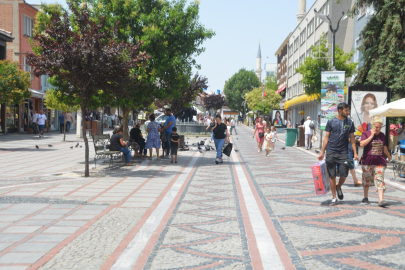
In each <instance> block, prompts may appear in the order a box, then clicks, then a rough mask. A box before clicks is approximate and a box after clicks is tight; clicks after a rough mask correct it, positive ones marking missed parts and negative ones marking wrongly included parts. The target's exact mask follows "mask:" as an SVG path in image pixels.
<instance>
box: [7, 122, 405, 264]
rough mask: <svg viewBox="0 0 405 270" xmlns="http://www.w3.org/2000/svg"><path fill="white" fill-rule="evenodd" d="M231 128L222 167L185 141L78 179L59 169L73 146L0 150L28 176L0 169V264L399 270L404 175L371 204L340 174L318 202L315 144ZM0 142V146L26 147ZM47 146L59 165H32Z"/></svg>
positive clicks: (73, 159) (74, 165) (72, 166)
mask: <svg viewBox="0 0 405 270" xmlns="http://www.w3.org/2000/svg"><path fill="white" fill-rule="evenodd" d="M236 129H237V132H238V135H235V134H234V135H233V136H231V138H232V142H233V143H234V150H233V151H232V153H231V156H230V157H229V158H227V157H225V159H224V163H223V164H215V162H214V160H215V151H202V153H201V152H200V151H198V149H197V147H194V148H192V147H190V150H189V151H179V152H178V154H179V156H178V161H179V162H178V163H177V164H171V163H170V161H169V160H156V159H155V158H154V159H153V160H151V161H149V160H146V159H145V160H144V159H142V160H140V161H138V162H136V163H135V166H133V167H120V168H118V169H114V170H108V169H107V167H108V163H102V162H101V161H99V162H98V163H97V170H91V171H92V172H93V173H92V174H91V177H89V178H83V177H80V175H79V174H75V173H73V172H69V170H71V171H77V170H81V169H83V157H84V153H83V149H84V148H78V149H73V150H71V149H70V146H71V145H73V144H75V143H76V141H75V142H66V143H60V144H58V143H57V140H56V139H55V141H52V144H53V148H52V151H51V150H48V148H45V149H47V151H45V150H43V151H37V152H34V151H24V150H20V149H19V148H17V149H15V151H4V150H2V151H0V159H1V163H2V164H4V163H7V162H9V161H8V160H9V159H11V158H14V161H15V162H16V161H17V160H18V159H19V158H20V160H23V161H24V163H23V164H21V163H20V164H21V167H22V168H21V169H24V168H25V167H28V168H30V170H32V171H35V177H29V175H30V174H29V171H24V172H23V173H21V174H18V173H17V172H18V170H19V168H18V166H17V167H13V168H12V169H11V170H7V171H8V172H7V175H6V174H4V175H5V176H3V172H4V171H5V168H4V167H2V168H1V170H2V171H1V175H2V176H0V178H1V179H0V193H1V194H0V269H11V270H13V269H322V270H324V269H404V268H405V259H404V258H405V245H404V244H403V241H405V236H404V235H405V223H404V220H405V219H404V218H405V205H404V203H405V193H404V192H405V191H404V190H402V189H401V188H403V186H405V181H404V180H401V178H399V179H397V180H396V181H395V182H393V184H395V185H396V186H393V185H390V184H389V183H388V185H387V191H386V194H385V199H386V200H387V201H388V202H389V203H390V206H389V207H387V208H381V207H378V206H377V204H378V196H377V193H376V192H374V190H372V189H370V194H369V200H370V204H362V203H361V200H362V198H363V196H362V195H363V189H362V187H354V185H353V180H352V178H351V177H350V176H349V177H348V179H347V180H346V183H345V184H344V185H343V187H342V191H343V193H344V200H342V201H339V204H338V205H337V206H329V202H330V200H331V199H332V195H331V194H330V193H328V194H326V195H316V194H315V188H314V182H313V179H312V172H311V166H312V165H314V164H315V163H317V154H316V153H315V152H314V151H306V150H303V149H298V148H296V147H287V148H286V149H285V150H283V149H282V147H284V142H283V141H284V134H278V136H279V138H280V141H278V142H276V146H275V152H272V153H271V154H270V156H269V157H266V156H265V153H264V152H260V153H258V151H257V144H256V140H255V139H252V135H253V130H252V129H251V128H249V127H245V126H236ZM3 138H4V137H0V141H1V143H2V144H1V145H2V146H1V148H4V149H6V148H10V147H11V146H10V147H7V145H9V144H15V143H19V144H21V145H24V143H27V148H28V145H29V146H30V147H34V144H33V143H28V142H24V140H21V141H18V142H13V141H7V142H4V141H2V140H3ZM46 139H47V138H45V140H43V143H42V144H43V145H46V144H47V143H46ZM204 139H205V137H203V138H201V137H200V138H192V137H190V138H188V141H189V143H190V144H191V143H195V142H198V141H200V140H204ZM49 140H51V139H49ZM72 140H73V139H72ZM89 143H90V144H91V142H89ZM35 144H36V143H35ZM80 144H82V142H81V141H80ZM211 145H212V146H214V145H213V143H211ZM40 148H42V146H41V145H40ZM30 149H31V148H30ZM49 149H51V148H49ZM76 150H77V152H76V154H72V153H73V152H72V151H76ZM79 151H80V152H79ZM51 153H52V155H54V158H56V157H57V156H59V157H60V160H58V161H55V162H56V163H60V164H58V165H57V164H56V163H55V164H53V166H48V167H47V166H43V165H44V163H45V164H46V162H42V163H41V165H40V166H41V167H40V168H41V169H40V170H35V169H34V168H35V166H36V164H37V163H38V161H39V162H41V160H43V159H44V158H46V157H47V155H49V154H51ZM64 155H66V156H67V157H69V158H68V159H66V160H65V162H64V163H63V156H64ZM90 158H92V155H90ZM49 162H51V161H49ZM99 164H100V165H99ZM62 165H63V166H62ZM55 167H58V168H55ZM91 167H92V166H91ZM389 170H390V169H387V172H388V171H389ZM10 171H12V172H10ZM357 176H358V178H360V177H361V174H360V173H358V174H357ZM360 179H361V178H360Z"/></svg>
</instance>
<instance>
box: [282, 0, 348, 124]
mask: <svg viewBox="0 0 405 270" xmlns="http://www.w3.org/2000/svg"><path fill="white" fill-rule="evenodd" d="M301 1H302V0H300V2H299V7H301V8H302V3H301ZM352 3H353V1H352V0H349V1H344V2H342V3H341V4H337V3H335V1H331V0H318V1H316V2H315V3H314V4H313V5H312V7H311V8H310V9H309V10H308V11H307V12H306V13H305V16H302V12H299V13H298V14H297V18H298V25H297V27H296V28H295V29H294V31H293V32H292V33H291V35H290V37H289V41H288V45H287V87H286V102H285V104H284V108H285V109H288V118H291V121H292V123H293V125H294V124H298V123H299V122H300V121H301V120H302V119H305V118H306V116H311V119H313V120H314V122H316V123H318V122H320V121H319V120H318V119H319V118H318V117H319V116H320V102H319V100H318V99H319V95H312V96H307V95H306V94H305V90H304V87H303V84H302V75H301V74H299V73H297V72H296V68H298V67H299V66H300V65H301V64H303V63H304V61H305V58H306V57H308V56H311V46H313V45H314V46H316V45H318V44H319V42H320V39H321V38H322V37H326V38H327V42H328V45H329V47H330V52H331V51H332V48H331V44H332V33H331V31H330V29H329V24H328V23H326V22H323V21H322V20H321V19H319V18H317V17H315V12H314V9H316V10H317V11H318V12H320V13H322V14H324V15H327V16H328V17H329V18H330V19H331V21H332V27H333V28H336V25H337V21H338V20H339V18H340V17H341V16H342V11H345V12H346V11H347V10H349V9H350V7H351V6H352ZM335 41H336V44H337V45H339V46H340V48H342V49H343V50H344V51H345V52H350V51H351V50H352V49H353V19H351V18H347V19H345V20H342V21H341V23H340V26H339V31H338V32H337V34H336V39H335ZM348 83H350V78H349V79H348V82H347V84H348Z"/></svg>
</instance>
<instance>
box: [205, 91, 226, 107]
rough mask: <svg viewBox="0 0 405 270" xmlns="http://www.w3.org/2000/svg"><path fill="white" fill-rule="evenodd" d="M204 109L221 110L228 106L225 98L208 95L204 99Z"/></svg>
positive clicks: (217, 95)
mask: <svg viewBox="0 0 405 270" xmlns="http://www.w3.org/2000/svg"><path fill="white" fill-rule="evenodd" d="M203 102H204V107H205V109H206V110H208V111H209V110H211V109H214V110H219V109H221V108H222V107H223V106H225V105H226V101H225V98H224V97H223V96H221V95H219V94H212V95H206V96H204V97H203Z"/></svg>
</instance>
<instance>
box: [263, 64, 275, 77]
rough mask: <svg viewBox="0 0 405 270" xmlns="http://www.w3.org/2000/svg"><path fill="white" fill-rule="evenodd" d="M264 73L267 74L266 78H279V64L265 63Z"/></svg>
mask: <svg viewBox="0 0 405 270" xmlns="http://www.w3.org/2000/svg"><path fill="white" fill-rule="evenodd" d="M264 72H265V73H266V77H269V76H270V75H274V76H277V64H272V63H265V64H264Z"/></svg>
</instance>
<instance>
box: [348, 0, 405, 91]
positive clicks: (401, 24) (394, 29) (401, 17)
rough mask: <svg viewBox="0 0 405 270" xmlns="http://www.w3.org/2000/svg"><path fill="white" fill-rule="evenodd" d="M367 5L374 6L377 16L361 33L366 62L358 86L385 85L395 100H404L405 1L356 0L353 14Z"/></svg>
mask: <svg viewBox="0 0 405 270" xmlns="http://www.w3.org/2000/svg"><path fill="white" fill-rule="evenodd" d="M364 6H372V7H373V9H374V10H375V16H373V17H372V18H371V19H370V21H369V22H368V24H367V25H366V26H365V27H364V29H363V30H362V32H361V33H360V38H362V39H363V43H362V45H361V46H360V48H359V50H360V51H361V52H362V53H363V59H362V60H363V61H364V63H363V65H362V67H360V68H359V70H358V74H357V76H356V80H355V83H356V84H377V85H385V86H387V87H390V88H391V89H393V92H394V98H401V97H405V64H404V63H405V13H404V6H405V0H385V1H376V0H357V1H356V2H355V4H354V5H353V8H352V10H351V14H358V12H359V10H360V8H361V7H364ZM395 95H396V97H395Z"/></svg>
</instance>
